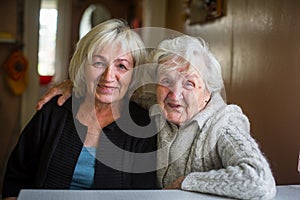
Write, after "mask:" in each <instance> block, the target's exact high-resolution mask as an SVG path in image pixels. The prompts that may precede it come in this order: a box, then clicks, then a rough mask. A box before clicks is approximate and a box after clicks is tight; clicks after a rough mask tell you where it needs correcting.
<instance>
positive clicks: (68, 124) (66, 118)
mask: <svg viewBox="0 0 300 200" xmlns="http://www.w3.org/2000/svg"><path fill="white" fill-rule="evenodd" d="M74 99H75V98H74ZM56 102H57V98H54V99H53V100H51V101H50V102H49V103H48V104H46V105H44V107H43V109H42V110H41V111H38V112H36V114H35V115H34V116H33V118H32V119H31V121H30V122H29V123H28V124H27V126H26V127H25V128H24V130H23V131H22V134H21V135H20V138H19V141H18V143H17V145H16V147H15V148H14V149H13V151H12V153H11V155H10V157H9V160H8V163H7V166H6V172H5V176H4V182H3V190H2V197H3V198H5V197H10V196H17V195H18V193H19V192H20V190H21V189H28V188H33V189H39V188H40V189H47V188H48V189H51V188H52V189H69V187H70V183H71V181H72V176H73V172H74V169H75V165H76V162H77V159H78V157H79V154H80V152H81V149H82V146H83V142H82V141H83V139H84V138H85V134H86V129H87V127H85V126H83V125H81V124H80V123H79V122H78V121H77V120H76V119H74V118H73V112H72V108H73V110H74V113H77V109H78V105H79V104H77V103H74V102H75V101H74V102H73V106H72V98H70V99H69V100H67V102H66V103H65V104H64V105H63V106H57V103H56ZM77 102H78V101H77ZM129 113H130V116H131V118H132V120H133V121H134V123H136V124H137V125H139V126H145V125H147V124H149V123H150V118H149V115H148V112H147V111H146V110H144V109H142V108H141V107H139V106H138V105H136V104H135V103H132V102H130V103H129ZM74 120H75V121H74ZM127 121H128V119H127V117H126V116H125V115H124V117H123V114H122V115H121V118H120V119H118V120H117V122H118V123H116V122H114V123H112V124H110V125H108V126H107V127H104V128H103V129H102V130H103V132H102V134H101V137H100V141H99V142H100V144H99V147H98V148H97V155H99V156H100V157H101V156H104V157H103V158H104V159H108V160H109V161H110V162H113V166H114V167H113V168H115V167H117V168H118V169H122V168H124V169H125V168H126V169H128V168H130V167H132V168H134V166H137V165H140V164H141V163H140V162H143V163H142V164H144V165H149V166H151V167H152V169H154V168H155V164H156V160H155V156H153V157H151V159H147V160H138V159H136V158H135V157H134V156H132V155H130V156H128V155H127V154H126V153H124V152H126V151H129V152H136V153H144V152H152V151H155V149H156V135H154V136H152V137H148V138H137V137H134V136H130V135H128V134H126V133H125V131H123V129H121V128H120V127H119V125H121V126H124V125H125V126H126V123H127ZM74 122H75V123H74ZM148 128H150V129H148V130H150V131H155V126H154V123H152V122H151V123H150V125H148ZM138 134H146V133H145V132H141V133H138ZM102 135H105V136H106V137H104V138H103V137H102ZM105 138H108V139H105ZM110 142H112V143H113V144H115V145H116V146H118V147H119V148H121V149H124V150H125V151H120V152H118V153H116V152H115V151H113V150H112V148H110V145H109V144H110ZM97 158H98V156H97ZM145 162H146V163H145ZM113 168H111V167H109V166H107V165H105V164H104V163H102V162H100V161H99V160H98V159H97V160H96V165H95V176H94V184H93V188H92V189H154V188H156V175H155V171H154V170H153V171H150V172H145V173H131V172H128V171H127V172H123V171H122V170H117V169H113Z"/></svg>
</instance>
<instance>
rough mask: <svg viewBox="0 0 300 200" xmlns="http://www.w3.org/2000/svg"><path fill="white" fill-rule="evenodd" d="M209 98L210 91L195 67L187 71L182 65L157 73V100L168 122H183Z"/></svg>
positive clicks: (192, 115) (202, 106)
mask: <svg viewBox="0 0 300 200" xmlns="http://www.w3.org/2000/svg"><path fill="white" fill-rule="evenodd" d="M164 64H165V65H166V66H168V65H170V64H171V65H173V66H174V64H173V63H164ZM209 98H210V93H209V92H208V90H207V89H206V87H205V84H204V82H203V79H202V78H201V77H200V74H199V73H198V72H197V71H196V70H195V69H190V70H189V71H188V72H187V71H186V66H184V67H181V68H178V69H177V70H172V71H171V70H167V71H164V72H161V73H160V74H158V86H157V101H158V104H159V105H160V107H161V109H162V111H163V114H164V116H165V117H166V119H167V120H168V121H170V122H173V123H175V124H177V125H182V124H184V123H185V122H187V121H188V120H190V119H192V118H193V117H194V116H195V115H196V114H198V113H199V112H200V111H201V110H202V109H203V108H204V107H205V106H206V104H207V102H206V101H208V100H209Z"/></svg>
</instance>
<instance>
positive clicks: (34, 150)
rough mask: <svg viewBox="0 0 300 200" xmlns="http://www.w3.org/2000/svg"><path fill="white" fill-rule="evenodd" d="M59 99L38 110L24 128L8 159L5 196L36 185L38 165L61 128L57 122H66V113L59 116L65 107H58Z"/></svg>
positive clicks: (14, 194) (3, 189) (3, 190)
mask: <svg viewBox="0 0 300 200" xmlns="http://www.w3.org/2000/svg"><path fill="white" fill-rule="evenodd" d="M56 102H57V98H54V99H53V100H51V101H50V102H49V103H48V104H46V105H45V106H44V107H43V109H42V110H41V111H37V112H36V113H35V114H34V116H33V117H32V119H31V120H30V121H29V123H28V124H27V125H26V127H25V128H24V129H23V131H22V133H21V135H20V137H19V139H18V142H17V144H16V146H15V147H14V149H13V150H12V152H11V154H10V157H9V158H8V161H7V165H6V171H5V175H4V180H3V188H2V198H6V197H17V196H18V194H19V192H20V190H21V189H26V188H35V187H36V179H37V178H38V177H36V176H37V171H38V168H39V166H38V165H39V162H40V159H41V153H42V152H43V148H44V145H45V144H46V140H47V139H49V138H51V137H52V136H53V133H57V131H58V129H59V128H60V126H58V125H57V124H59V123H57V122H59V121H60V122H61V123H62V121H61V120H62V117H63V115H59V116H60V117H57V109H63V108H55V107H58V106H57V105H56ZM54 108H55V109H54ZM53 116H54V117H53ZM53 119H55V120H53ZM55 124H56V125H55Z"/></svg>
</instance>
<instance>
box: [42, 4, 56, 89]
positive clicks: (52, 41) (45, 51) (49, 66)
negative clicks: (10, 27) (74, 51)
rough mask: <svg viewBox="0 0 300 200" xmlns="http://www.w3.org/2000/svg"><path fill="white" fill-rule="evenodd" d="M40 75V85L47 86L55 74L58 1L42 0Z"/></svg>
mask: <svg viewBox="0 0 300 200" xmlns="http://www.w3.org/2000/svg"><path fill="white" fill-rule="evenodd" d="M39 21H40V30H39V52H38V74H39V76H40V83H41V84H47V83H49V82H50V81H51V78H52V77H53V76H54V74H55V49H56V30H57V2H56V0H42V1H41V9H40V20H39Z"/></svg>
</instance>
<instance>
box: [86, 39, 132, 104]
mask: <svg viewBox="0 0 300 200" xmlns="http://www.w3.org/2000/svg"><path fill="white" fill-rule="evenodd" d="M85 73H86V86H87V94H88V95H89V96H90V97H92V98H94V97H95V101H96V103H104V104H111V103H118V102H119V101H120V100H122V98H123V97H124V96H125V94H126V92H127V90H128V87H129V85H130V82H131V78H132V73H133V58H132V55H131V53H130V52H126V51H124V50H122V49H121V48H116V46H111V45H108V46H106V47H105V48H103V50H102V51H100V52H95V53H94V54H93V58H92V63H91V64H89V65H87V66H86V71H85Z"/></svg>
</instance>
